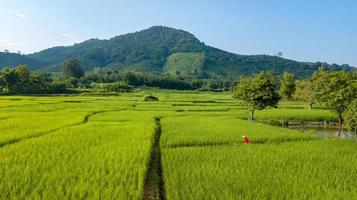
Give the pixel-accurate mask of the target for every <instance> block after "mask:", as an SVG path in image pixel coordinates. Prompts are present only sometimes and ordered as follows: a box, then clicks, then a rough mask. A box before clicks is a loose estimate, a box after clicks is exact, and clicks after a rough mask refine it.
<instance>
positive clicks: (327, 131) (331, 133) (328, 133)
mask: <svg viewBox="0 0 357 200" xmlns="http://www.w3.org/2000/svg"><path fill="white" fill-rule="evenodd" d="M287 128H289V129H294V130H300V131H303V132H305V131H314V132H315V134H316V135H318V136H320V137H324V138H328V137H336V136H337V133H338V128H323V127H303V126H288V127H287ZM341 137H342V138H347V139H356V140H357V134H355V133H352V132H349V131H345V130H344V131H343V132H342V136H341Z"/></svg>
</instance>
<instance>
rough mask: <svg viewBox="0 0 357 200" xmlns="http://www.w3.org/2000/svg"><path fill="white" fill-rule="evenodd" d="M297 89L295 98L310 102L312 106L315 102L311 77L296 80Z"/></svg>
mask: <svg viewBox="0 0 357 200" xmlns="http://www.w3.org/2000/svg"><path fill="white" fill-rule="evenodd" d="M295 85H296V87H295V88H296V89H295V94H294V98H295V99H296V100H299V101H304V102H308V103H309V107H310V108H311V107H312V105H313V103H314V91H313V85H312V81H311V80H310V79H305V80H296V82H295Z"/></svg>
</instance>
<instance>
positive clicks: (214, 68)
mask: <svg viewBox="0 0 357 200" xmlns="http://www.w3.org/2000/svg"><path fill="white" fill-rule="evenodd" d="M24 57H26V58H27V59H32V60H34V61H38V63H41V64H38V66H32V65H31V66H30V67H31V69H35V70H46V71H59V70H60V66H61V65H62V63H63V62H64V61H65V60H66V59H68V58H71V57H76V58H77V59H78V60H79V61H80V63H81V64H82V66H83V68H84V69H85V70H92V69H93V68H94V67H106V68H112V69H117V70H130V71H139V72H151V73H159V74H171V75H175V74H176V75H178V74H181V75H185V76H197V77H199V78H212V77H225V78H228V77H232V78H236V77H237V76H241V75H251V74H254V73H257V72H259V71H268V70H273V71H275V72H276V73H277V74H281V73H283V72H284V71H290V72H292V73H294V74H295V75H296V76H297V77H299V78H304V77H307V76H309V75H311V74H312V73H313V72H314V71H315V70H317V69H318V68H319V67H321V66H324V67H327V69H328V70H330V71H335V70H345V71H353V70H355V69H354V68H352V67H350V66H349V65H336V64H333V65H329V64H327V63H320V62H316V63H309V62H298V61H294V60H290V59H285V58H281V57H277V56H269V55H240V54H235V53H230V52H227V51H224V50H221V49H218V48H214V47H211V46H207V45H205V44H204V43H203V42H201V41H200V40H199V39H198V38H196V37H195V36H194V35H193V34H191V33H189V32H187V31H184V30H179V29H174V28H170V27H165V26H153V27H151V28H149V29H145V30H142V31H137V32H133V33H127V34H123V35H119V36H115V37H113V38H110V39H104V40H100V39H90V40H86V41H84V42H81V43H77V44H74V45H72V46H59V47H52V48H48V49H45V50H42V51H40V52H36V53H33V54H28V55H24ZM0 58H1V57H0ZM197 60H199V64H195V63H194V64H192V63H190V62H195V61H197ZM12 63H16V62H12ZM19 64H28V63H19ZM31 64H34V63H31ZM1 66H3V62H2V60H1V59H0V67H1ZM190 66H193V67H190Z"/></svg>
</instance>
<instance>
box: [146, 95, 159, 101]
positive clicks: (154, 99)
mask: <svg viewBox="0 0 357 200" xmlns="http://www.w3.org/2000/svg"><path fill="white" fill-rule="evenodd" d="M144 101H159V98H157V97H155V96H153V95H146V96H144Z"/></svg>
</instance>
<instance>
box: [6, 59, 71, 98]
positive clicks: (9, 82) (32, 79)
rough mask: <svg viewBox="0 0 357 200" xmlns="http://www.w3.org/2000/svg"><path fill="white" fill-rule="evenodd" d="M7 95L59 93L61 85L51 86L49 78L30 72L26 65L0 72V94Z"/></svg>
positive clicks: (63, 89)
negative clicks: (5, 93)
mask: <svg viewBox="0 0 357 200" xmlns="http://www.w3.org/2000/svg"><path fill="white" fill-rule="evenodd" d="M1 91H5V92H8V93H27V94H30V93H59V92H64V91H65V86H64V85H63V84H58V83H56V84H53V83H52V80H51V76H48V75H46V74H39V73H35V72H31V71H30V70H29V69H28V68H27V66H26V65H19V66H17V67H15V68H5V69H3V70H2V71H0V92H1Z"/></svg>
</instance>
